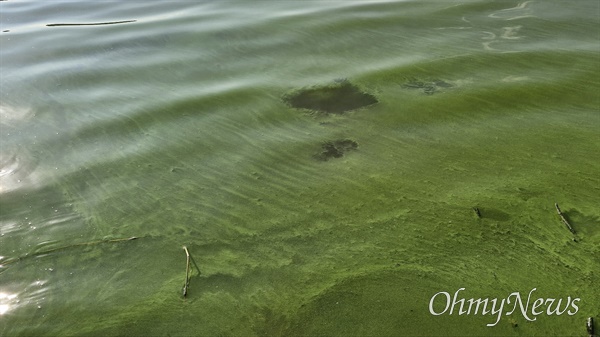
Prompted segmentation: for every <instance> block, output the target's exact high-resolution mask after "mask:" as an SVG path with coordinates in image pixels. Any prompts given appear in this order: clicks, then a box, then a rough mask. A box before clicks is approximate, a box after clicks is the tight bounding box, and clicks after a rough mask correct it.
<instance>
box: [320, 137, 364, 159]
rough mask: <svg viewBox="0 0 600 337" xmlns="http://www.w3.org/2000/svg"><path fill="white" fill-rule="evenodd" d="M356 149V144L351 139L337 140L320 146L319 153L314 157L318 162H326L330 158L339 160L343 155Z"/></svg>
mask: <svg viewBox="0 0 600 337" xmlns="http://www.w3.org/2000/svg"><path fill="white" fill-rule="evenodd" d="M357 148H358V143H357V142H355V141H353V140H352V139H338V140H333V141H328V142H324V143H323V144H321V152H319V153H317V154H316V155H315V158H316V159H318V160H322V161H326V160H329V159H331V158H341V157H343V156H344V153H346V152H348V151H352V150H356V149H357Z"/></svg>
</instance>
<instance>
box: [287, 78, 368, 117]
mask: <svg viewBox="0 0 600 337" xmlns="http://www.w3.org/2000/svg"><path fill="white" fill-rule="evenodd" d="M283 100H284V101H285V102H286V103H287V104H289V105H290V106H292V107H294V108H297V109H309V110H315V111H321V112H325V113H332V114H342V113H344V112H346V111H350V110H355V109H358V108H362V107H365V106H369V105H372V104H375V103H377V102H378V101H377V98H375V96H373V95H371V94H368V93H365V92H362V91H361V90H360V89H359V88H358V87H357V86H355V85H353V84H352V83H350V82H349V81H347V80H336V81H335V83H333V84H332V85H328V86H320V87H311V88H308V89H302V90H299V91H298V92H296V93H293V94H289V95H286V96H284V97H283Z"/></svg>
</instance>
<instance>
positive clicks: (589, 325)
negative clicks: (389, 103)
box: [585, 317, 594, 337]
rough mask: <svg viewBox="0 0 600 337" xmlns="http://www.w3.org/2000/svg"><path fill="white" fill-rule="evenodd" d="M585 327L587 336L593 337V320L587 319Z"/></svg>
mask: <svg viewBox="0 0 600 337" xmlns="http://www.w3.org/2000/svg"><path fill="white" fill-rule="evenodd" d="M585 326H586V328H587V333H588V335H590V337H594V318H592V317H588V319H587V323H586V325H585Z"/></svg>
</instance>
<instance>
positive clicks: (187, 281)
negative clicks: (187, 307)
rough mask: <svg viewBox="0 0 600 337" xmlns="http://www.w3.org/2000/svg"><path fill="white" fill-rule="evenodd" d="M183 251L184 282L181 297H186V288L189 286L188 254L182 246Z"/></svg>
mask: <svg viewBox="0 0 600 337" xmlns="http://www.w3.org/2000/svg"><path fill="white" fill-rule="evenodd" d="M183 250H185V282H184V283H183V297H186V296H187V292H188V286H189V284H190V277H189V275H190V252H189V251H188V249H187V247H186V246H183Z"/></svg>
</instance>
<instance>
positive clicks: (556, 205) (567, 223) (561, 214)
mask: <svg viewBox="0 0 600 337" xmlns="http://www.w3.org/2000/svg"><path fill="white" fill-rule="evenodd" d="M554 206H555V207H556V211H557V212H558V215H559V216H560V220H562V222H563V223H564V224H565V226H567V228H568V229H569V231H570V232H571V233H573V235H575V230H574V229H573V227H571V224H570V223H569V222H568V221H567V219H565V216H564V215H563V213H562V212H561V211H560V208H559V207H558V204H557V203H554Z"/></svg>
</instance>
